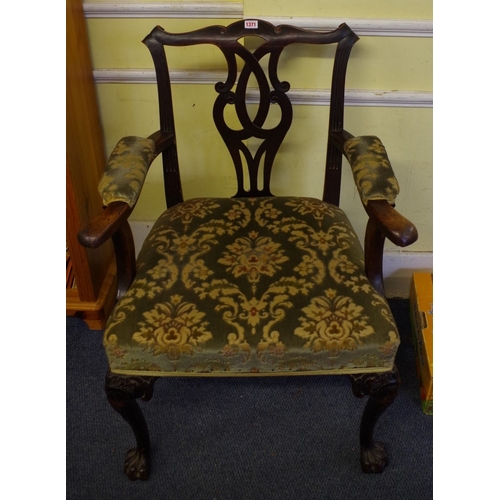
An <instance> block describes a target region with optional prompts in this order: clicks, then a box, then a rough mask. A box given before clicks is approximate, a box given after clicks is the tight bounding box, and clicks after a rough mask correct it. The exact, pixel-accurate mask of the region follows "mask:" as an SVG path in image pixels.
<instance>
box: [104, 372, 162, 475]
mask: <svg viewBox="0 0 500 500" xmlns="http://www.w3.org/2000/svg"><path fill="white" fill-rule="evenodd" d="M155 381H156V378H155V377H128V376H125V375H116V374H114V373H111V372H108V374H107V375H106V385H105V389H106V395H107V397H108V401H109V403H110V404H111V406H112V407H113V408H114V409H115V410H116V411H117V412H118V413H119V414H120V415H121V416H122V417H123V418H124V419H125V421H126V422H128V424H129V425H130V427H132V430H133V431H134V435H135V438H136V441H137V446H136V447H135V448H132V449H131V450H129V451H128V453H127V456H126V458H125V464H124V471H125V474H127V476H128V477H129V479H131V480H132V481H135V480H137V479H140V480H143V481H145V480H147V479H148V478H149V469H150V441H149V431H148V428H147V425H146V421H145V419H144V415H143V414H142V411H141V409H140V408H139V405H138V404H137V401H136V399H137V398H141V399H143V400H145V401H147V400H149V399H151V397H152V395H153V385H154V382H155Z"/></svg>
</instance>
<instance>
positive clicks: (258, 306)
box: [104, 197, 399, 376]
mask: <svg viewBox="0 0 500 500" xmlns="http://www.w3.org/2000/svg"><path fill="white" fill-rule="evenodd" d="M104 344H105V347H106V352H107V355H108V358H109V363H110V367H111V370H112V371H114V372H116V373H124V374H130V375H134V374H141V375H155V376H168V375H204V376H205V375H210V374H212V375H249V374H264V375H265V374H288V375H289V374H293V373H301V374H304V373H311V374H315V373H346V374H347V373H351V374H352V373H364V372H376V371H387V370H389V369H391V368H392V366H393V363H394V357H395V354H396V350H397V347H398V345H399V336H398V332H397V328H396V325H395V323H394V320H393V317H392V315H391V312H390V310H389V307H388V305H387V302H386V301H385V299H384V298H383V297H382V296H380V295H379V294H378V293H377V292H376V291H375V290H374V289H373V287H372V286H371V285H370V283H369V282H368V279H367V278H366V275H365V273H364V262H363V252H362V248H361V246H360V244H359V241H358V239H357V237H356V235H355V233H354V231H353V229H352V227H351V224H350V223H349V221H348V219H347V217H346V216H345V214H344V213H343V212H342V210H340V209H339V208H337V207H335V206H332V205H330V204H327V203H324V202H322V201H319V200H316V199H312V198H294V197H276V198H238V199H218V198H200V199H193V200H190V201H187V202H184V203H181V204H178V205H176V206H175V207H173V208H170V209H168V210H167V211H166V212H164V213H163V215H162V216H161V217H160V218H159V219H158V221H157V222H156V224H155V225H154V227H153V228H152V230H151V233H150V235H149V236H148V238H147V239H146V241H145V243H144V246H143V248H142V250H141V252H140V254H139V257H138V265H137V275H136V278H135V280H134V282H133V284H132V285H131V287H130V289H129V290H128V292H127V293H126V294H125V295H124V296H123V297H122V298H121V299H120V300H119V302H118V303H117V305H116V307H115V309H114V311H113V313H112V315H111V316H110V319H109V321H108V324H107V327H106V329H105V333H104Z"/></svg>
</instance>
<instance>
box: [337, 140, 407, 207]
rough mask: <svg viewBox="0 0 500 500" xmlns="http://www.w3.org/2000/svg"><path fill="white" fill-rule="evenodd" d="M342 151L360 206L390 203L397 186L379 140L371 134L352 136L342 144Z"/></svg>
mask: <svg viewBox="0 0 500 500" xmlns="http://www.w3.org/2000/svg"><path fill="white" fill-rule="evenodd" d="M344 152H345V155H346V157H347V160H348V161H349V164H350V165H351V168H352V172H353V175H354V181H355V183H356V187H357V188H358V191H359V195H360V196H361V200H362V201H363V203H365V204H366V203H367V202H368V201H369V200H387V201H388V202H389V203H394V201H395V199H396V196H397V195H398V194H399V184H398V181H397V180H396V177H395V176H394V172H393V170H392V167H391V164H390V162H389V158H388V157H387V152H386V150H385V148H384V145H383V144H382V141H381V140H380V139H379V138H378V137H375V136H373V135H364V136H360V137H352V138H351V139H348V140H347V141H346V142H345V143H344Z"/></svg>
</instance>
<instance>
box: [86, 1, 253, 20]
mask: <svg viewBox="0 0 500 500" xmlns="http://www.w3.org/2000/svg"><path fill="white" fill-rule="evenodd" d="M83 11H84V13H85V17H87V18H137V19H140V18H163V17H166V18H168V17H170V18H184V19H203V18H207V19H241V18H242V17H243V3H241V2H161V3H132V2H127V3H125V2H116V3H88V2H84V3H83Z"/></svg>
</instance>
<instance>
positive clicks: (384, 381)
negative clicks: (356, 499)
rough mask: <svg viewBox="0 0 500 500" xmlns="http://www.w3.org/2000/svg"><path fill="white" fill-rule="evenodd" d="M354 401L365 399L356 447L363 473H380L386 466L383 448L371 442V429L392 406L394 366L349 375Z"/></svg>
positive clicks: (396, 377) (396, 382)
mask: <svg viewBox="0 0 500 500" xmlns="http://www.w3.org/2000/svg"><path fill="white" fill-rule="evenodd" d="M351 381H352V389H353V392H354V395H355V396H356V397H359V398H361V397H363V396H368V401H367V403H366V407H365V410H364V412H363V416H362V418H361V428H360V445H361V467H362V469H363V472H382V471H383V470H384V469H385V467H386V465H387V464H388V462H389V461H388V458H387V451H386V449H385V445H384V444H383V443H380V442H375V441H373V429H374V428H375V424H376V423H377V420H378V419H379V417H380V415H382V413H383V412H384V411H385V410H386V409H387V408H388V407H389V406H390V405H391V404H392V402H393V401H394V399H395V398H396V395H397V393H398V388H399V384H400V378H399V372H398V369H397V367H396V365H394V368H393V369H392V371H390V372H385V373H369V374H363V375H351Z"/></svg>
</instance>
